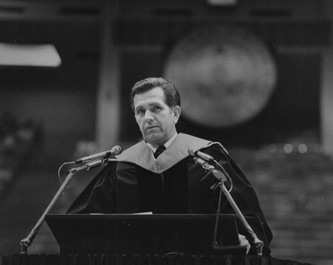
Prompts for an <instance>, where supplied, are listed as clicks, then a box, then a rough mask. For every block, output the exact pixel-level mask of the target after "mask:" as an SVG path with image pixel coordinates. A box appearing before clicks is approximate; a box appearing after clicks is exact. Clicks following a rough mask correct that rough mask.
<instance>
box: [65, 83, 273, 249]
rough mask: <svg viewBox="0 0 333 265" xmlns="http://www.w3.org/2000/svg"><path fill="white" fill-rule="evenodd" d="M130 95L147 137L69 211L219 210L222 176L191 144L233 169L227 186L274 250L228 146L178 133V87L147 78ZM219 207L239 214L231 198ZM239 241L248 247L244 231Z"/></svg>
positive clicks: (104, 172) (105, 171)
mask: <svg viewBox="0 0 333 265" xmlns="http://www.w3.org/2000/svg"><path fill="white" fill-rule="evenodd" d="M130 96H131V106H132V109H133V111H134V116H135V119H136V122H137V124H138V126H139V129H140V131H141V134H142V137H143V141H141V142H139V143H137V144H135V145H134V146H132V147H130V148H128V149H127V150H125V151H124V152H123V153H122V154H121V155H119V156H117V159H118V161H117V162H110V163H108V165H107V166H106V167H104V169H103V170H102V171H101V172H100V174H98V176H97V177H96V178H95V179H94V180H93V181H92V182H91V183H90V184H89V186H88V187H87V188H86V189H85V190H84V191H83V193H82V194H81V195H80V196H79V198H78V199H77V200H76V201H75V202H74V203H73V204H72V206H71V207H70V209H69V211H68V212H69V213H91V212H97V213H140V212H152V213H179V214H181V213H203V214H206V213H207V214H209V213H216V210H217V207H218V202H219V191H220V189H219V188H218V185H216V183H218V182H219V181H218V179H217V178H215V177H214V176H213V174H208V175H207V172H206V171H205V170H204V169H203V168H202V166H201V165H197V164H196V163H195V161H194V160H193V159H192V157H191V156H189V149H190V148H192V149H194V150H200V151H202V152H205V153H206V154H208V155H210V156H212V157H213V158H214V159H215V160H216V161H218V162H219V163H220V164H221V165H222V166H223V168H224V169H225V170H226V171H227V172H228V175H229V176H230V178H231V179H229V181H228V183H226V186H227V185H228V188H229V189H231V196H232V197H233V199H234V200H235V202H236V204H237V206H238V207H239V208H240V210H241V211H242V213H243V214H244V215H245V216H255V217H258V219H259V220H260V225H262V227H263V231H264V233H263V234H262V236H263V237H265V239H261V240H264V241H265V243H266V244H265V248H264V254H269V252H270V250H269V247H268V244H269V242H270V241H271V239H272V234H271V231H270V229H269V227H268V225H267V223H266V221H265V218H264V215H263V213H262V210H261V208H260V205H259V202H258V199H257V196H256V193H255V191H254V190H253V188H252V186H251V184H250V183H249V181H248V180H247V179H246V177H245V176H244V174H243V173H242V172H241V170H240V169H239V168H238V167H237V165H236V164H235V163H234V162H233V160H232V159H231V158H230V156H229V155H228V153H227V151H226V150H225V149H224V148H223V146H222V145H221V144H220V143H214V142H210V141H207V140H204V139H201V138H197V137H194V136H191V135H187V134H182V133H179V134H178V133H177V130H176V124H177V122H178V120H179V117H180V115H181V107H180V106H181V102H180V96H179V93H178V91H177V89H176V88H175V87H174V86H173V85H172V84H170V83H169V82H167V81H166V80H165V79H163V78H147V79H144V80H142V81H139V82H137V83H136V84H135V85H134V86H133V88H132V91H131V95H130ZM161 149H162V150H161ZM157 153H158V154H157ZM204 176H205V177H204ZM203 177H204V178H203ZM231 184H232V185H231ZM231 186H232V187H231ZM220 211H221V213H232V214H234V211H233V209H232V207H231V205H230V203H229V202H228V200H227V199H226V198H223V200H222V201H221V207H220ZM249 240H251V239H249ZM240 244H243V245H248V246H249V243H248V241H247V240H246V239H245V237H244V236H240ZM251 250H252V253H253V252H254V251H255V250H253V248H251Z"/></svg>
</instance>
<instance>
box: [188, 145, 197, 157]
mask: <svg viewBox="0 0 333 265" xmlns="http://www.w3.org/2000/svg"><path fill="white" fill-rule="evenodd" d="M187 151H188V153H189V155H191V156H196V154H197V152H198V150H197V149H196V148H195V147H193V146H192V147H190V148H189V149H188V150H187Z"/></svg>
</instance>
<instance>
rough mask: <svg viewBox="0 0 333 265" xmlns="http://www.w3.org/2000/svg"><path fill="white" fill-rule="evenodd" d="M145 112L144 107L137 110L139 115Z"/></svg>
mask: <svg viewBox="0 0 333 265" xmlns="http://www.w3.org/2000/svg"><path fill="white" fill-rule="evenodd" d="M143 113H144V110H143V109H138V110H137V111H136V114H137V115H142V114H143Z"/></svg>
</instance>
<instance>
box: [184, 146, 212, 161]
mask: <svg viewBox="0 0 333 265" xmlns="http://www.w3.org/2000/svg"><path fill="white" fill-rule="evenodd" d="M188 153H189V154H190V155H191V156H198V157H200V158H202V159H204V160H206V161H213V160H214V158H213V157H212V156H210V155H208V154H206V153H203V152H200V151H198V149H196V148H195V147H193V146H192V147H190V148H189V149H188Z"/></svg>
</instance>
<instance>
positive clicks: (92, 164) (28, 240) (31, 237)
mask: <svg viewBox="0 0 333 265" xmlns="http://www.w3.org/2000/svg"><path fill="white" fill-rule="evenodd" d="M107 160H108V159H100V160H96V161H91V162H88V163H86V164H84V165H82V166H80V167H76V168H72V169H71V170H69V173H68V175H67V177H66V179H65V180H64V182H63V183H62V184H61V186H60V188H59V190H58V191H57V193H56V194H55V196H54V197H53V199H52V200H51V202H50V203H49V205H48V206H47V208H46V209H45V211H44V212H43V214H42V215H41V217H40V218H39V220H38V221H37V223H36V224H35V226H34V227H33V228H32V230H31V232H30V233H29V234H28V235H27V237H25V238H23V239H22V240H21V241H20V245H21V254H27V252H28V247H29V246H30V245H31V243H32V242H33V240H34V238H35V236H36V234H37V233H38V231H39V229H40V228H41V226H42V224H43V222H44V220H45V216H46V215H47V214H48V213H49V212H50V210H51V209H52V208H53V206H54V205H55V203H56V202H57V201H58V200H59V198H60V197H61V195H62V193H63V191H64V190H65V189H66V188H67V186H68V185H69V183H70V181H71V180H72V178H73V176H74V175H75V174H76V173H77V172H79V171H82V170H90V169H91V168H94V167H96V166H99V165H104V164H105V163H106V162H107Z"/></svg>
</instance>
